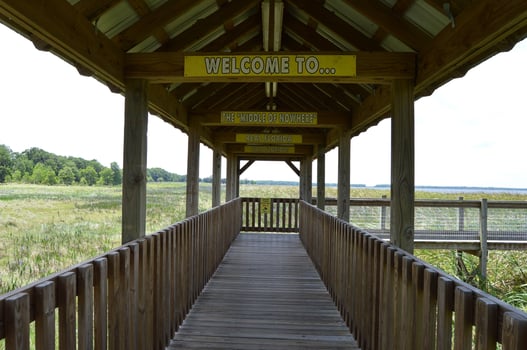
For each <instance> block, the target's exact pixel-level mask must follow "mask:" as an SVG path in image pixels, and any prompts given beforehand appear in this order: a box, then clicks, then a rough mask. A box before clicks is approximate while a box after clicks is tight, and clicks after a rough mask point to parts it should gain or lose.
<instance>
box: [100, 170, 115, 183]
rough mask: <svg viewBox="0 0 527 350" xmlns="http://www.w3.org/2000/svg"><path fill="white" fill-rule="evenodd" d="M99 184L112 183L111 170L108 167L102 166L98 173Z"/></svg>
mask: <svg viewBox="0 0 527 350" xmlns="http://www.w3.org/2000/svg"><path fill="white" fill-rule="evenodd" d="M98 183H99V184H101V185H106V186H109V185H112V183H113V170H112V169H110V168H104V169H102V170H101V172H100V173H99V181H98Z"/></svg>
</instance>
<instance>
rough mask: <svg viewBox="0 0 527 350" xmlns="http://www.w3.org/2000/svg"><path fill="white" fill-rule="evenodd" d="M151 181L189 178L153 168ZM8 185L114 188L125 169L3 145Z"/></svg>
mask: <svg viewBox="0 0 527 350" xmlns="http://www.w3.org/2000/svg"><path fill="white" fill-rule="evenodd" d="M147 181H155V182H160V181H169V182H181V181H183V182H184V181H186V176H185V175H178V174H174V173H170V172H168V171H166V170H164V169H161V168H152V169H147ZM4 182H18V183H31V184H43V185H56V184H64V185H77V184H81V185H88V186H93V185H106V186H111V185H120V184H121V183H122V170H121V169H120V167H119V164H117V163H116V162H112V163H111V164H110V167H105V166H103V165H102V164H101V163H99V162H98V161H97V160H85V159H82V158H79V157H65V156H59V155H56V154H53V153H50V152H46V151H44V150H43V149H40V148H36V147H33V148H30V149H27V150H25V151H23V152H20V153H17V152H13V151H12V150H11V149H10V148H9V147H8V146H6V145H0V183H4Z"/></svg>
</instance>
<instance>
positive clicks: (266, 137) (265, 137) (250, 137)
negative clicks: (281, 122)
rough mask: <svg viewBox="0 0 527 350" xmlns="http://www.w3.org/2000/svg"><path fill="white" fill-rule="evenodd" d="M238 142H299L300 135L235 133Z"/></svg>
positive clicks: (288, 143)
mask: <svg viewBox="0 0 527 350" xmlns="http://www.w3.org/2000/svg"><path fill="white" fill-rule="evenodd" d="M236 142H239V143H256V144H258V143H264V144H281V145H290V144H301V143H302V135H292V134H236Z"/></svg>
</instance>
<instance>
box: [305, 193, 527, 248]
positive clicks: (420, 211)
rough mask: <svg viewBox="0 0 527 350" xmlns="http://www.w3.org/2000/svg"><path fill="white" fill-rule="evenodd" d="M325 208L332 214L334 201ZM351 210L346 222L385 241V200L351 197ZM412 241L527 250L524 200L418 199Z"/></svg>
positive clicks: (387, 207) (387, 206)
mask: <svg viewBox="0 0 527 350" xmlns="http://www.w3.org/2000/svg"><path fill="white" fill-rule="evenodd" d="M313 202H316V201H315V200H314V201H313ZM325 205H326V211H328V212H330V213H332V212H333V214H335V213H336V210H332V209H333V207H334V206H336V205H337V200H336V199H334V198H327V199H326V200H325ZM350 207H351V209H352V212H351V219H350V221H351V223H353V224H354V225H356V226H359V227H361V228H365V229H366V230H367V231H368V232H370V233H373V234H376V235H377V236H379V237H381V238H383V239H389V238H390V217H389V216H390V199H387V198H385V197H384V198H352V199H351V200H350ZM353 209H354V210H355V212H354V210H353ZM504 214H506V216H504ZM414 242H415V247H416V248H418V249H459V250H487V249H488V250H493V249H495V250H527V201H490V200H487V199H481V200H464V199H463V198H462V197H460V198H459V199H458V200H445V199H441V200H435V199H432V200H429V199H417V200H415V232H414Z"/></svg>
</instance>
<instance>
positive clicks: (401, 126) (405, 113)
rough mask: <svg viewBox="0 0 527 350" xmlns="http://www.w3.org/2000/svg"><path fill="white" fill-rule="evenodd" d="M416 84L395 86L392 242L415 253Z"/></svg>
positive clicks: (402, 82)
mask: <svg viewBox="0 0 527 350" xmlns="http://www.w3.org/2000/svg"><path fill="white" fill-rule="evenodd" d="M414 142H415V139H414V82H413V81H412V80H394V81H393V83H392V152H391V154H392V165H391V167H392V171H391V172H392V176H391V177H392V183H391V206H390V240H391V242H392V243H393V244H394V245H396V246H398V247H400V248H402V249H404V250H406V251H407V252H410V253H413V250H414V181H415V180H414V176H415V174H414Z"/></svg>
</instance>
